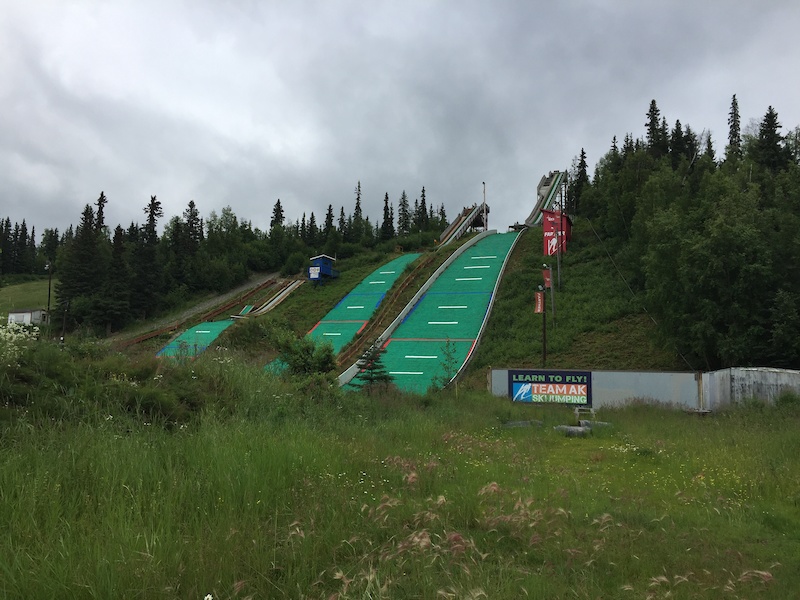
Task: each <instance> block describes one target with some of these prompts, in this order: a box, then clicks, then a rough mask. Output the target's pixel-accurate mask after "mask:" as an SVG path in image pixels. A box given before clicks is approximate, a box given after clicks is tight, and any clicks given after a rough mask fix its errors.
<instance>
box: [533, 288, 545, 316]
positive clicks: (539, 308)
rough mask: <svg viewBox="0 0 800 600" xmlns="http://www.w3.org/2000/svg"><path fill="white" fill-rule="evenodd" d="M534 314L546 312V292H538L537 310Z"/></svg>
mask: <svg viewBox="0 0 800 600" xmlns="http://www.w3.org/2000/svg"><path fill="white" fill-rule="evenodd" d="M534 312H535V313H536V314H540V313H543V312H544V292H536V309H535V310H534Z"/></svg>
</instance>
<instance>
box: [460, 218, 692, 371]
mask: <svg viewBox="0 0 800 600" xmlns="http://www.w3.org/2000/svg"><path fill="white" fill-rule="evenodd" d="M553 258H554V257H553ZM546 259H547V257H544V256H542V231H541V229H529V230H528V231H526V232H525V234H524V235H523V236H522V238H521V239H520V241H519V243H518V244H517V246H516V248H515V249H514V254H513V255H512V257H511V260H510V261H509V264H508V266H507V268H506V272H505V274H504V275H503V280H502V282H501V285H500V290H499V292H498V295H497V298H496V299H495V304H494V309H493V311H492V314H491V317H490V319H489V323H488V326H487V329H486V332H485V334H484V337H483V339H482V341H481V343H480V345H479V346H478V349H477V351H476V355H475V357H474V358H473V360H472V362H471V363H470V365H469V367H468V379H469V380H470V381H479V382H481V384H482V385H485V381H486V379H485V376H484V375H485V369H486V368H488V367H490V366H492V367H497V368H505V367H528V368H530V367H541V366H542V315H539V314H535V313H534V310H533V304H534V292H535V291H536V289H537V286H538V285H540V284H542V283H543V280H542V264H544V262H545V260H546ZM553 278H554V279H556V280H557V268H556V263H555V261H553ZM561 282H562V286H561V289H560V290H556V296H555V305H556V324H555V326H554V325H553V320H552V312H551V311H552V306H551V302H550V298H549V296H548V299H547V322H548V331H547V362H546V364H547V366H548V367H554V368H564V369H620V370H668V371H674V370H692V368H691V367H690V366H689V365H688V364H687V363H685V362H683V361H682V360H681V357H680V356H679V355H678V354H677V353H676V352H675V350H674V349H672V348H670V347H669V346H668V345H666V344H665V343H664V342H662V341H660V340H659V338H658V336H657V333H656V328H655V324H654V322H653V321H652V320H651V319H650V317H649V316H648V315H647V314H646V313H645V311H644V309H643V307H642V303H641V301H640V299H639V298H638V297H636V296H635V295H634V294H633V292H631V290H630V289H629V288H628V286H627V285H626V283H625V281H624V280H623V279H622V277H621V276H620V275H619V274H618V273H617V271H616V269H615V268H614V264H613V262H612V260H611V259H610V258H609V256H608V255H607V254H606V252H605V249H604V247H603V244H602V242H600V241H599V240H598V239H597V238H596V237H595V236H594V235H593V233H592V231H591V228H590V227H589V225H588V223H587V222H586V221H583V222H581V221H580V220H579V221H578V222H577V223H576V226H575V228H574V229H573V241H572V243H571V244H570V246H569V248H568V251H567V253H566V254H564V255H563V257H562V261H561Z"/></svg>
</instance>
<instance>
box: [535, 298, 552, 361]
mask: <svg viewBox="0 0 800 600" xmlns="http://www.w3.org/2000/svg"><path fill="white" fill-rule="evenodd" d="M539 293H540V294H541V295H542V304H543V305H544V306H542V368H543V369H544V368H545V366H546V365H547V306H546V301H545V298H546V297H547V288H545V287H544V286H543V285H540V286H539ZM552 293H553V288H552V287H551V288H550V294H552ZM537 310H538V305H537Z"/></svg>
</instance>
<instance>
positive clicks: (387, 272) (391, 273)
mask: <svg viewBox="0 0 800 600" xmlns="http://www.w3.org/2000/svg"><path fill="white" fill-rule="evenodd" d="M394 273H397V271H381V275H393V274H394Z"/></svg>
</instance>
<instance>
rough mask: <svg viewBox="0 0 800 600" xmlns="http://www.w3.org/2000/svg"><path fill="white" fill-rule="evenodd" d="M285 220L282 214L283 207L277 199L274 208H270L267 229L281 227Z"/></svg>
mask: <svg viewBox="0 0 800 600" xmlns="http://www.w3.org/2000/svg"><path fill="white" fill-rule="evenodd" d="M284 220H285V215H284V214H283V207H282V206H281V199H280V198H278V201H277V202H276V203H275V206H274V207H273V208H272V218H271V219H270V221H269V228H270V229H272V228H273V227H276V226H277V227H283V223H284Z"/></svg>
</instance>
